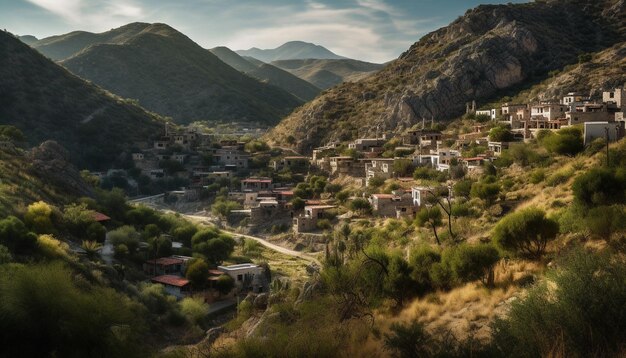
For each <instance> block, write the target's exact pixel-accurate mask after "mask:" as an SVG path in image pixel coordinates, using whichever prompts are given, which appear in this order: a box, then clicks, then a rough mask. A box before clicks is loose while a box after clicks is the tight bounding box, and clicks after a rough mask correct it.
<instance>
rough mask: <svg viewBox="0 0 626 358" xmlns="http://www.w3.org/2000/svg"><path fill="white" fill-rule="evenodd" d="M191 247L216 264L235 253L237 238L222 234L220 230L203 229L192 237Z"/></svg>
mask: <svg viewBox="0 0 626 358" xmlns="http://www.w3.org/2000/svg"><path fill="white" fill-rule="evenodd" d="M191 248H192V250H193V251H194V252H197V253H199V254H202V255H203V256H204V257H205V258H206V259H207V261H208V262H209V263H211V264H212V265H214V266H216V265H218V264H220V263H221V262H222V261H224V260H225V259H227V258H228V257H230V255H231V254H232V253H233V250H234V249H235V240H233V239H232V238H231V237H230V236H228V235H225V234H221V233H220V232H219V231H218V230H215V229H203V230H201V231H198V232H197V233H196V234H195V235H193V237H192V238H191Z"/></svg>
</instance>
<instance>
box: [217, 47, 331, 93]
mask: <svg viewBox="0 0 626 358" xmlns="http://www.w3.org/2000/svg"><path fill="white" fill-rule="evenodd" d="M210 51H211V53H213V54H214V55H215V56H217V57H218V58H219V59H220V60H222V62H224V63H226V64H227V65H229V66H230V67H232V68H234V69H236V70H237V71H240V72H243V73H245V74H247V75H248V76H250V77H254V78H256V79H258V80H260V81H261V82H265V83H267V84H270V85H273V86H276V87H278V88H282V89H283V90H285V91H287V92H289V93H291V94H292V95H294V96H296V97H298V98H300V99H301V100H303V101H310V100H312V99H313V98H315V97H316V96H317V95H318V94H319V93H320V92H321V90H320V89H319V88H317V87H315V86H314V85H312V84H311V83H309V82H307V81H305V80H303V79H300V78H299V77H297V76H294V75H293V74H291V73H289V72H287V71H284V70H281V69H280V68H278V67H275V66H272V65H270V64H266V63H264V62H261V61H257V62H251V61H249V60H248V59H245V58H243V57H241V56H239V55H238V54H237V53H236V52H234V51H232V50H230V49H229V48H227V47H215V48H212V49H211V50H210Z"/></svg>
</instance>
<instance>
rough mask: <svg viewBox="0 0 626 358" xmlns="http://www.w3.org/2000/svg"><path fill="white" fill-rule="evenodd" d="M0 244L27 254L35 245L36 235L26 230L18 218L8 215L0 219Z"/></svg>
mask: <svg viewBox="0 0 626 358" xmlns="http://www.w3.org/2000/svg"><path fill="white" fill-rule="evenodd" d="M0 244H2V245H4V246H6V247H8V248H9V249H10V250H11V251H12V252H14V253H18V254H27V253H30V252H32V250H33V249H34V248H35V246H36V245H37V235H35V233H33V232H30V231H28V229H27V228H26V225H24V223H23V222H22V221H21V220H20V219H18V218H16V217H15V216H9V217H7V218H6V219H2V220H0Z"/></svg>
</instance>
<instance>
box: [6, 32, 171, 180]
mask: <svg viewBox="0 0 626 358" xmlns="http://www.w3.org/2000/svg"><path fill="white" fill-rule="evenodd" d="M0 123H2V124H12V125H15V126H17V127H18V128H20V129H21V130H22V131H23V132H24V134H25V135H26V137H27V139H28V141H29V143H30V144H31V145H36V144H38V143H40V142H42V141H44V140H48V139H53V140H56V141H58V142H59V143H60V144H61V145H63V146H64V147H65V148H66V149H68V150H69V151H70V155H71V157H72V161H73V162H74V163H75V164H77V165H78V166H80V167H89V168H102V169H103V168H106V167H108V166H109V165H110V164H111V163H112V162H113V161H114V160H115V159H116V158H117V156H118V155H119V154H120V153H121V152H123V151H124V150H127V149H129V148H130V147H132V146H133V143H134V142H135V141H139V140H149V139H150V138H153V137H155V136H158V135H159V134H160V132H161V131H162V120H160V119H159V118H158V117H157V116H156V115H153V114H150V113H147V112H146V111H145V110H144V109H143V108H141V107H139V106H136V105H132V104H130V103H128V102H127V101H124V100H122V99H120V98H118V97H115V96H113V95H111V94H110V93H108V92H106V91H104V90H102V89H100V88H99V87H97V86H94V85H92V84H89V83H86V82H84V81H83V80H81V79H79V78H78V77H76V76H74V75H72V74H70V73H69V72H68V71H66V70H65V69H63V68H62V67H60V66H58V65H57V64H55V63H53V62H52V61H50V60H48V59H46V58H45V57H44V56H42V55H41V54H39V53H38V52H37V51H35V50H33V49H31V48H30V47H28V46H27V45H25V44H23V43H22V42H20V41H19V40H18V39H16V38H14V37H13V36H11V35H10V34H8V33H4V32H2V33H0Z"/></svg>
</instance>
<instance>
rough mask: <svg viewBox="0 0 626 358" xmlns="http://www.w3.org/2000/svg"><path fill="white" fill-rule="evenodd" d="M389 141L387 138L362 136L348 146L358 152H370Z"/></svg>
mask: <svg viewBox="0 0 626 358" xmlns="http://www.w3.org/2000/svg"><path fill="white" fill-rule="evenodd" d="M386 142H387V139H386V138H360V139H357V140H355V141H354V142H352V143H349V144H348V148H350V149H355V150H356V151H358V152H369V151H371V150H372V149H375V148H379V147H382V146H383V144H385V143H386Z"/></svg>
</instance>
